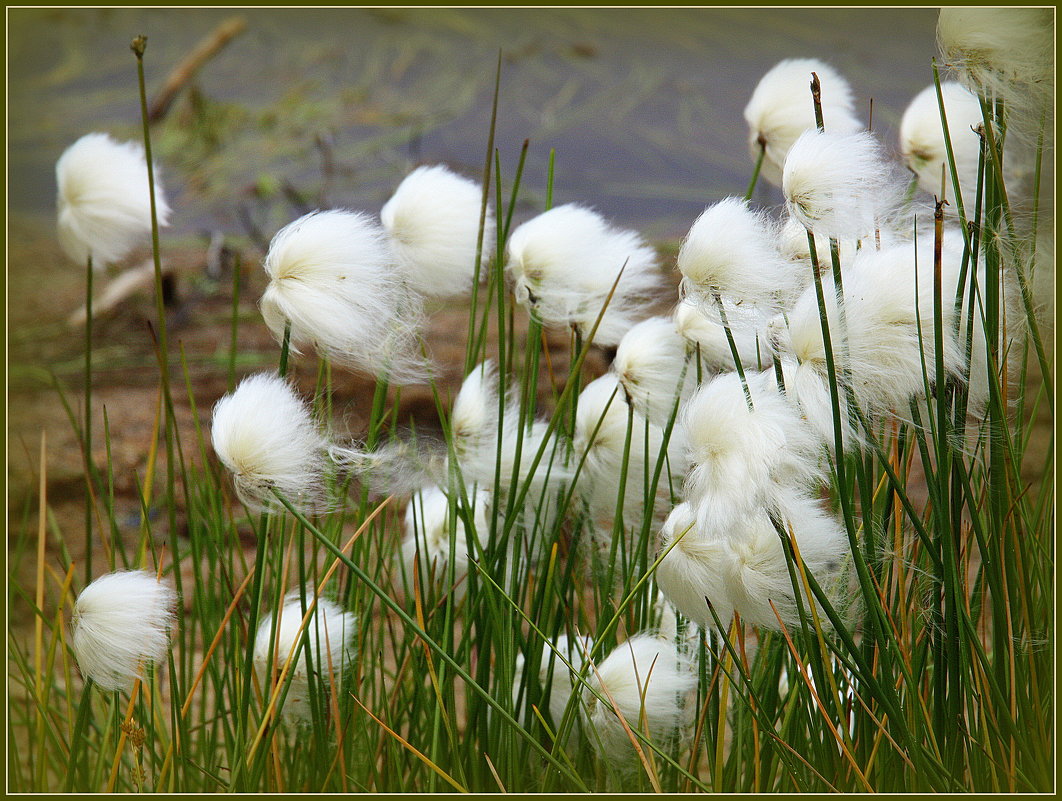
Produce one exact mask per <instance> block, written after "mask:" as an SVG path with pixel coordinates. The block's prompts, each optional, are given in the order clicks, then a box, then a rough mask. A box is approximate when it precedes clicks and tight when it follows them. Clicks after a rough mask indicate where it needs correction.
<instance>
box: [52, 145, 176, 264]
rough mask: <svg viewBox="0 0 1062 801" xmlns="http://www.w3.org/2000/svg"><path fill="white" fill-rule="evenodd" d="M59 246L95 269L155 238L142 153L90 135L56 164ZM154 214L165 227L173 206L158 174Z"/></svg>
mask: <svg viewBox="0 0 1062 801" xmlns="http://www.w3.org/2000/svg"><path fill="white" fill-rule="evenodd" d="M55 178H56V182H57V184H58V188H59V192H58V198H57V206H58V212H59V244H60V245H61V246H62V248H63V252H65V253H66V255H67V256H69V257H70V258H71V259H73V260H74V261H76V262H79V263H81V264H84V263H85V262H86V260H87V259H88V257H89V255H91V256H92V260H93V266H94V267H96V268H103V267H104V266H105V265H106V264H109V263H112V262H117V261H121V260H122V259H124V258H125V257H126V256H128V255H129V253H130V251H132V250H133V248H135V247H136V246H137V245H138V244H140V243H141V242H143V241H145V240H147V239H149V238H150V237H151V192H150V191H149V189H148V170H147V161H146V160H145V158H144V148H143V147H142V146H141V145H138V144H136V143H135V142H118V141H115V140H114V139H111V137H110V136H108V135H107V134H105V133H90V134H86V135H85V136H82V137H81V138H80V139H78V140H77V141H76V142H74V144H72V145H70V147H68V148H67V149H66V150H65V151H64V152H63V155H62V156H60V157H59V161H58V162H57V163H56V165H55ZM155 214H156V217H157V218H158V223H159V225H160V226H161V225H166V224H167V222H168V219H169V215H170V207H169V206H168V205H167V203H166V197H165V194H164V193H163V190H162V184H161V182H160V180H159V174H158V171H157V170H156V171H155Z"/></svg>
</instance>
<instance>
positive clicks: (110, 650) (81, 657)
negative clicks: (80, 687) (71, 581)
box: [70, 570, 177, 690]
mask: <svg viewBox="0 0 1062 801" xmlns="http://www.w3.org/2000/svg"><path fill="white" fill-rule="evenodd" d="M176 605H177V593H176V592H175V591H174V589H173V587H172V586H170V584H168V583H167V582H164V581H160V580H159V579H158V578H157V577H156V576H155V574H154V573H153V572H151V571H150V570H129V571H120V572H117V573H108V574H106V575H104V576H100V577H99V578H98V579H96V580H95V581H93V582H92V583H91V584H89V585H88V586H87V587H86V588H85V589H84V590H82V592H81V595H79V596H78V598H77V601H76V602H75V603H74V616H73V635H72V637H71V639H70V646H71V648H73V650H74V656H75V658H76V659H77V664H78V666H79V667H80V668H81V673H82V675H83V676H85V677H86V678H89V679H92V681H94V682H95V683H96V684H98V685H99V686H100V687H102V688H103V689H105V690H128V689H129V688H130V687H131V686H132V684H133V682H134V680H135V679H136V678H137V677H139V676H141V675H142V669H143V667H144V666H146V665H147V664H149V663H152V662H163V661H164V660H165V659H166V652H167V651H168V650H169V629H170V627H171V626H172V625H173V623H174V620H175V612H174V610H175V607H176Z"/></svg>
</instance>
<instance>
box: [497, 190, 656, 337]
mask: <svg viewBox="0 0 1062 801" xmlns="http://www.w3.org/2000/svg"><path fill="white" fill-rule="evenodd" d="M506 269H507V270H508V272H509V275H510V276H511V278H512V281H513V285H514V286H513V291H514V294H515V296H516V300H517V302H518V303H520V304H521V305H523V306H527V307H529V308H530V309H531V310H532V312H533V313H534V314H535V315H536V316H537V317H539V318H540V319H541V320H542V321H543V323H545V324H546V325H549V326H568V325H574V326H576V327H577V328H578V329H579V331H580V332H581V333H582V334H583V336H588V335H589V333H590V329H591V328H592V327H593V325H594V322H595V321H596V320H597V318H598V315H599V314H600V313H601V310H602V309H603V308H605V302H606V300H608V296H609V293H610V292H611V291H612V287H613V284H615V283H616V279H617V277H619V276H620V270H623V276H622V278H620V280H619V283H618V285H616V292H615V294H614V295H613V296H612V299H611V300H609V301H608V307H607V309H606V311H605V314H604V316H603V317H602V319H601V324H600V326H598V329H597V333H596V334H595V335H594V342H595V343H596V344H598V345H615V344H616V343H617V342H619V341H620V338H621V337H622V336H623V335H624V334H625V333H626V332H627V331H628V329H630V327H631V326H632V325H634V323H636V322H637V321H638V320H639V319H642V318H644V317H645V316H646V314H645V306H646V303H647V302H648V301H651V300H652V299H654V298H655V297H656V296H657V295H659V294H660V293H661V291H662V288H663V276H662V274H661V272H660V270H659V269H658V267H657V260H656V253H655V251H654V250H653V248H652V247H650V246H649V245H648V244H646V243H645V241H644V240H643V239H642V238H641V236H639V235H638V234H637V233H635V232H634V231H627V230H622V229H619V228H613V227H612V226H610V225H609V224H608V223H607V222H606V221H605V220H604V219H603V218H602V217H601V216H600V215H598V214H597V213H596V212H594V211H592V210H591V209H588V208H584V207H582V206H578V205H575V204H572V203H569V204H567V205H564V206H558V207H556V208H554V209H550V210H549V211H547V212H544V213H542V214H539V215H538V216H537V217H534V218H532V219H531V220H528V221H527V222H525V223H524V224H523V225H521V226H519V227H518V228H517V229H516V230H515V231H513V233H512V235H511V236H510V237H509V244H508V263H507V264H506Z"/></svg>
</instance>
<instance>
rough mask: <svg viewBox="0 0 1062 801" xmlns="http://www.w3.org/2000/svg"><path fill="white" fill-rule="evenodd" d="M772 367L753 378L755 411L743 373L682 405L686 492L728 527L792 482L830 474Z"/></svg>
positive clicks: (715, 382)
mask: <svg viewBox="0 0 1062 801" xmlns="http://www.w3.org/2000/svg"><path fill="white" fill-rule="evenodd" d="M773 382H774V378H773V375H772V374H771V373H769V372H768V373H761V374H759V375H752V376H749V377H748V385H749V390H750V393H751V395H752V401H753V408H752V409H751V410H750V409H749V406H748V402H747V401H746V398H745V393H744V389H743V387H742V385H741V381H740V379H739V377H738V375H737V374H736V373H724V374H722V375H719V376H716V377H715V378H713V379H712V380H710V381H708V382H706V383H705V384H703V385H702V386H701V387H700V388H699V389H698V390H697V392H696V393H694V395H693V397H691V398H690V400H689V401H688V402H687V403H686V405H685V407H684V408H683V410H682V432H683V435H684V437H685V441H686V443H687V448H688V457H689V462H690V465H691V467H690V470H689V473H688V475H687V478H686V485H685V492H684V496H685V498H686V499H687V500H689V501H690V502H691V503H693V504H694V505H695V507H696V509H697V512H698V515H699V516H700V518H701V519H702V522H703V520H705V519H708V518H710V519H711V521H712V523H713V525H717V526H719V527H721V528H723V529H725V528H726V527H728V526H730V525H737V523H738V521H740V520H741V519H742V518H744V517H746V516H748V515H749V514H751V512H752V510H754V509H755V508H757V507H760V506H762V505H764V504H769V503H771V502H773V499H774V498H775V497H776V496H777V494H778V493H779V492H780V491H781V490H782V489H783V488H785V487H790V486H800V487H809V486H812V485H814V484H815V482H816V481H818V480H819V479H821V478H822V469H823V468H822V465H821V456H822V454H821V449H820V445H819V442H818V440H817V438H816V437H815V435H814V432H813V431H812V430H811V429H809V428H808V426H807V425H806V423H805V422H804V420H803V419H802V418H801V416H800V414H799V413H798V411H797V410H796V409H795V408H794V406H793V405H792V404H790V403H788V402H787V401H786V399H785V398H784V397H783V396H782V395H781V394H780V393H779V392H778V389H777V387H776V386H775V384H774V383H773Z"/></svg>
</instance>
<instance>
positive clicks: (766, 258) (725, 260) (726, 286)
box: [678, 197, 794, 308]
mask: <svg viewBox="0 0 1062 801" xmlns="http://www.w3.org/2000/svg"><path fill="white" fill-rule="evenodd" d="M678 268H679V270H680V271H681V272H682V275H683V277H684V279H685V281H684V284H685V287H686V289H687V290H688V291H689V292H692V293H694V294H697V295H699V296H701V297H702V298H707V299H711V298H712V297H713V295H714V294H717V293H718V294H720V295H726V296H728V297H730V298H731V299H733V300H734V301H737V302H739V303H749V304H753V305H761V306H764V307H767V308H770V307H772V306H774V305H776V304H778V303H779V300H780V298H785V297H787V296H788V295H789V294H790V293H791V291H792V288H791V287H790V286H789V285H790V284H791V283H792V282H793V280H794V272H793V270H792V269H791V268H790V265H789V264H787V263H786V262H785V261H784V260H783V259H782V257H781V255H780V254H779V252H778V249H777V247H776V246H775V232H774V230H773V226H772V225H771V223H770V220H769V218H768V216H767V215H766V213H764V212H757V211H753V210H752V209H750V208H749V205H748V203H747V202H745V201H743V200H740V199H738V198H733V197H731V198H726V199H724V200H720V201H719V202H718V203H715V204H713V205H712V206H709V207H708V208H707V209H706V210H705V211H704V212H703V213H702V214H701V215H700V216H699V217H698V218H697V220H696V221H695V222H694V223H693V227H692V228H690V230H689V233H688V234H686V238H685V239H684V240H683V242H682V247H681V249H680V250H679V254H678Z"/></svg>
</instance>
